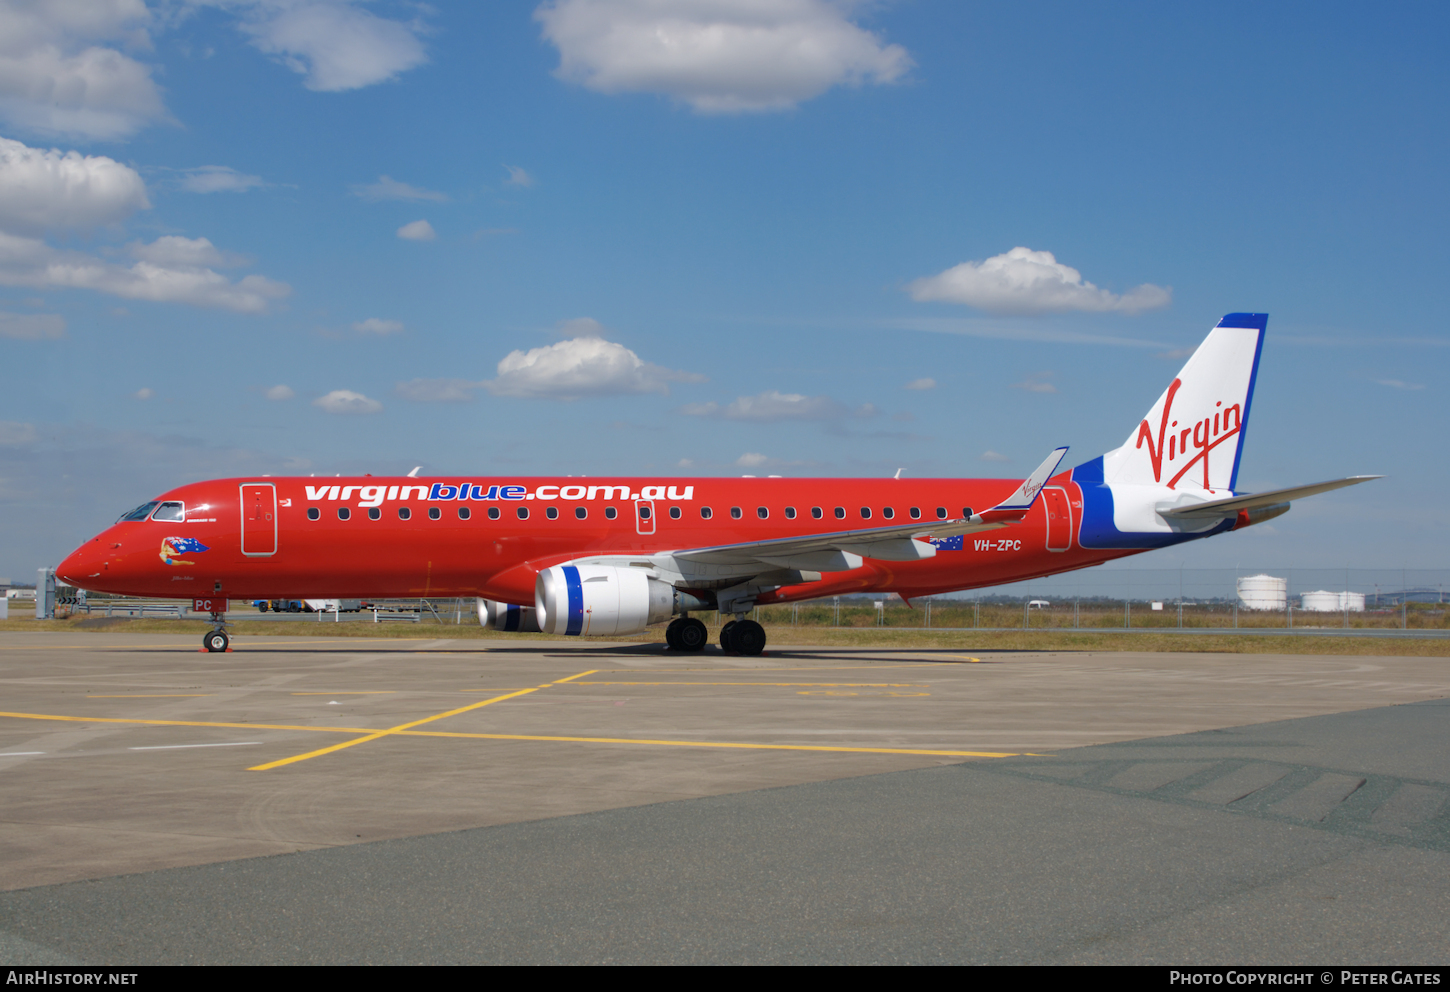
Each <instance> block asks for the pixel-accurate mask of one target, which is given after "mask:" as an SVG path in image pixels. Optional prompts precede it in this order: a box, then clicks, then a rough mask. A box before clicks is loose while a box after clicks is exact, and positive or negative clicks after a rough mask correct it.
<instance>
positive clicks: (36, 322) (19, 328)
mask: <svg viewBox="0 0 1450 992" xmlns="http://www.w3.org/2000/svg"><path fill="white" fill-rule="evenodd" d="M63 337H65V318H64V317H62V316H61V315H60V314H56V313H5V312H3V311H0V338H19V339H21V340H27V341H39V340H40V339H42V338H63Z"/></svg>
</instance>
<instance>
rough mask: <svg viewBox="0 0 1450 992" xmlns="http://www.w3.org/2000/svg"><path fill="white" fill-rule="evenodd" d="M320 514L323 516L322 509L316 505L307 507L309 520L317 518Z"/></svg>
mask: <svg viewBox="0 0 1450 992" xmlns="http://www.w3.org/2000/svg"><path fill="white" fill-rule="evenodd" d="M320 516H322V511H321V510H319V509H318V508H317V507H315V506H309V507H308V508H307V519H308V520H316V519H317V518H318V517H320Z"/></svg>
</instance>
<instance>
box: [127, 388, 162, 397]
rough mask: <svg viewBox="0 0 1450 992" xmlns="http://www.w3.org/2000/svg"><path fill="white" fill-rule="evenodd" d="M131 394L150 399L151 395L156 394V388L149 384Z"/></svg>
mask: <svg viewBox="0 0 1450 992" xmlns="http://www.w3.org/2000/svg"><path fill="white" fill-rule="evenodd" d="M131 395H132V396H134V397H136V398H137V399H138V400H149V399H150V398H151V397H153V396H155V395H156V390H154V389H152V388H151V387H149V386H142V387H141V388H140V389H138V390H136V391H135V392H134V393H132V394H131Z"/></svg>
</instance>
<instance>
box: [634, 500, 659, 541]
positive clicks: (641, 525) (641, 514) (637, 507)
mask: <svg viewBox="0 0 1450 992" xmlns="http://www.w3.org/2000/svg"><path fill="white" fill-rule="evenodd" d="M634 532H635V533H636V534H653V533H654V532H655V504H654V500H652V499H637V500H635V501H634Z"/></svg>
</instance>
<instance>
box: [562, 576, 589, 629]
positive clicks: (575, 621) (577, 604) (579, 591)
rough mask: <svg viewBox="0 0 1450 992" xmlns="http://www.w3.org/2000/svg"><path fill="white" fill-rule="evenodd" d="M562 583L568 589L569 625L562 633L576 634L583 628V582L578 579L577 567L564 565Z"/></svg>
mask: <svg viewBox="0 0 1450 992" xmlns="http://www.w3.org/2000/svg"><path fill="white" fill-rule="evenodd" d="M564 585H565V587H566V588H567V589H568V590H569V627H568V629H566V630H565V631H564V633H565V634H568V635H570V636H576V635H578V633H579V632H580V631H581V630H583V629H584V583H582V582H580V581H579V569H577V568H575V567H574V566H573V565H565V566H564Z"/></svg>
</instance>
